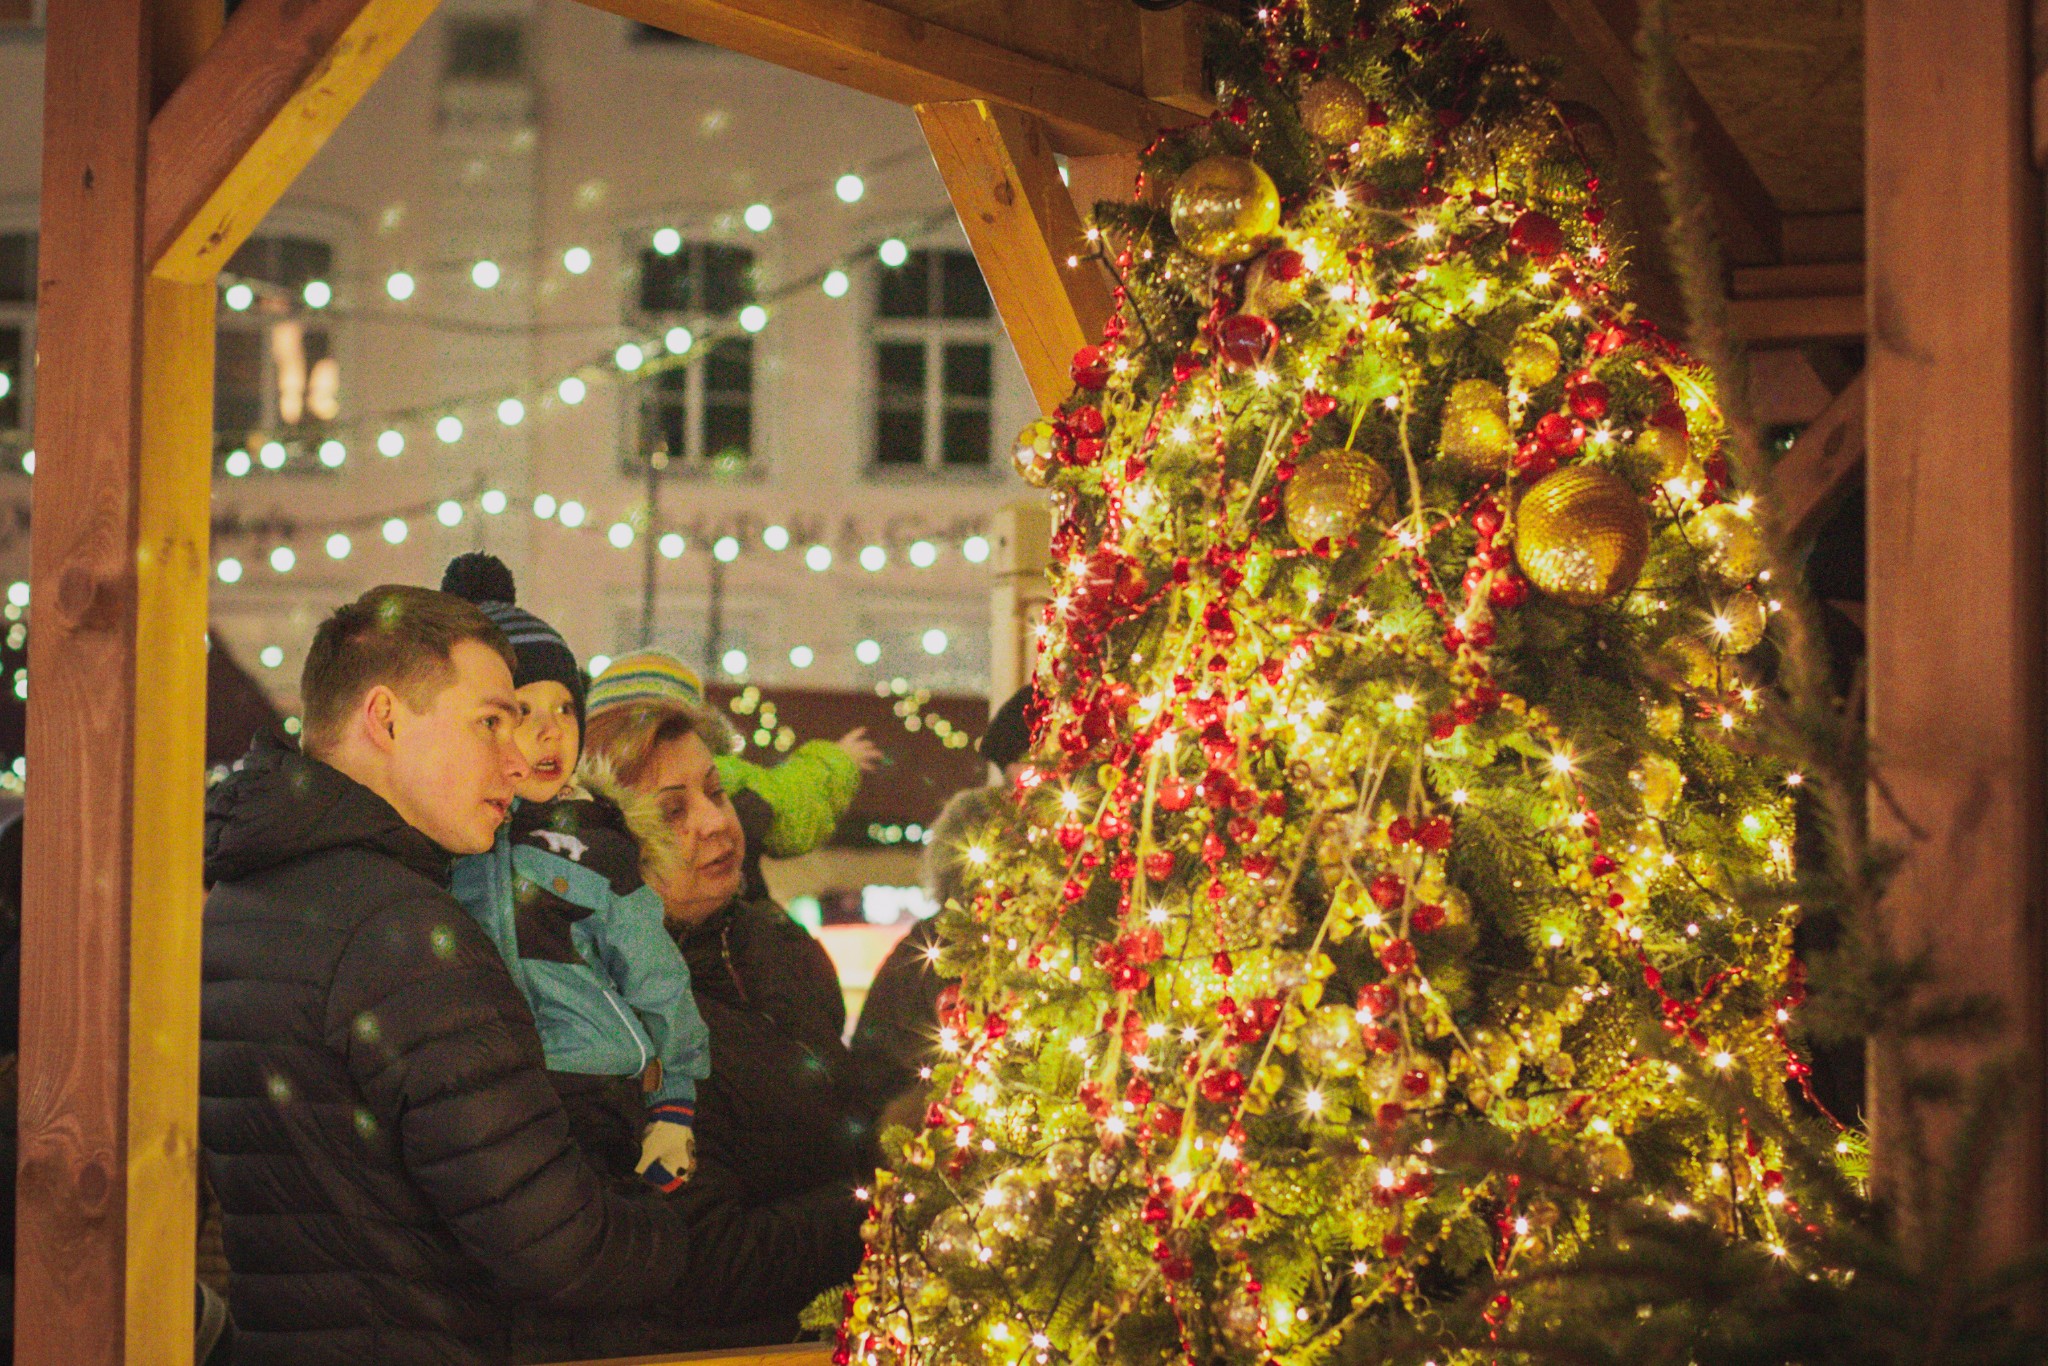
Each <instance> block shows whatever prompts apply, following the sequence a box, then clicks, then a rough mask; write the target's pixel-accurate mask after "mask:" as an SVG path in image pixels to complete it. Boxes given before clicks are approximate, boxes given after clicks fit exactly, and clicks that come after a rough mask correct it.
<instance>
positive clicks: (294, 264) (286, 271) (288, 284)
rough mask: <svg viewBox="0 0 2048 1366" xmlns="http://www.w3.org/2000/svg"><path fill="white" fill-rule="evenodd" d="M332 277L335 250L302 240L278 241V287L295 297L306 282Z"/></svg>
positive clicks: (297, 238)
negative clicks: (289, 291)
mask: <svg viewBox="0 0 2048 1366" xmlns="http://www.w3.org/2000/svg"><path fill="white" fill-rule="evenodd" d="M333 275H334V248H333V247H330V246H328V245H327V244H326V243H325V242H314V241H309V240H308V239H306V238H304V237H285V238H280V239H279V240H278V244H277V275H276V276H275V277H274V278H275V280H276V282H277V283H278V284H281V285H283V286H284V287H285V288H286V289H289V290H291V291H292V292H293V293H294V294H296V293H297V292H298V291H299V290H301V289H304V288H305V287H306V282H307V281H308V280H327V279H331V278H332V277H333Z"/></svg>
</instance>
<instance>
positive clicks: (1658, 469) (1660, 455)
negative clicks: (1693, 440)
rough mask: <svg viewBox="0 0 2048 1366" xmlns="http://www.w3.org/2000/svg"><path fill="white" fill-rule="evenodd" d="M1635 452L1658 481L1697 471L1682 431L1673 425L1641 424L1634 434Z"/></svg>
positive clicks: (1681, 477) (1694, 473) (1685, 475)
mask: <svg viewBox="0 0 2048 1366" xmlns="http://www.w3.org/2000/svg"><path fill="white" fill-rule="evenodd" d="M1636 454H1637V455H1638V456H1640V457H1642V459H1643V461H1644V463H1645V464H1647V465H1648V466H1649V467H1650V469H1651V470H1653V471H1654V472H1655V474H1656V478H1657V482H1658V483H1660V484H1662V483H1664V482H1666V481H1667V480H1671V479H1683V478H1697V477H1698V475H1699V468H1698V466H1696V465H1694V464H1693V460H1692V449H1691V447H1690V446H1688V445H1687V444H1686V440H1685V433H1684V432H1681V431H1679V430H1678V429H1677V428H1675V427H1658V426H1646V427H1644V428H1643V429H1642V431H1640V432H1638V433H1637V434H1636Z"/></svg>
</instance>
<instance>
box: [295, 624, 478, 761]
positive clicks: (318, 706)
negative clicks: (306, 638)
mask: <svg viewBox="0 0 2048 1366" xmlns="http://www.w3.org/2000/svg"><path fill="white" fill-rule="evenodd" d="M465 640H473V641H475V642H476V643H477V644H479V645H484V646H488V647H489V648H490V649H492V650H494V651H496V652H497V653H498V655H499V656H500V657H501V658H503V659H504V661H505V667H506V668H507V669H513V668H516V667H517V664H516V661H515V656H514V655H513V653H512V646H511V645H510V644H509V643H508V642H507V641H506V639H505V633H504V632H503V631H500V630H499V629H498V628H497V627H496V626H495V625H494V624H492V622H491V619H490V618H489V617H487V616H485V615H484V614H483V613H482V612H481V611H480V610H478V608H477V606H476V604H474V603H469V602H464V601H463V600H462V599H461V598H458V597H456V596H454V595H453V594H451V593H436V592H435V591H434V590H433V589H431V588H414V587H412V586H410V585H407V584H397V583H387V584H381V585H379V586H378V587H376V588H372V589H371V590H370V591H369V592H367V593H365V594H363V595H362V596H361V597H359V598H357V599H356V600H355V601H354V602H351V603H348V604H347V605H345V606H342V607H337V608H335V609H334V613H333V615H332V616H330V617H328V618H327V620H325V621H323V622H321V623H320V629H319V630H318V631H315V632H314V633H313V648H312V649H310V650H308V651H307V652H306V668H305V672H303V673H302V674H300V675H299V697H300V705H301V708H302V711H303V716H302V718H301V722H302V725H303V728H304V733H303V735H302V736H301V738H300V740H299V747H300V748H301V749H303V750H305V752H306V753H308V754H312V755H316V756H317V755H318V754H320V753H321V752H322V751H323V750H326V749H328V748H330V747H331V746H333V745H335V744H337V743H339V742H340V740H341V733H342V731H343V729H344V727H345V725H346V723H347V720H348V716H349V713H350V712H351V711H353V710H354V709H355V705H356V703H357V702H359V701H360V700H362V696H363V694H364V693H366V692H368V691H369V690H370V689H371V688H374V687H376V686H377V685H378V684H380V683H381V684H383V685H384V686H385V687H387V688H389V689H391V690H392V691H393V692H395V693H397V694H398V695H399V697H401V698H403V699H404V700H405V705H407V706H408V707H411V708H412V709H413V710H415V711H426V710H427V709H428V708H430V707H432V706H433V705H434V698H435V696H436V695H438V694H439V693H440V691H441V689H443V688H445V687H447V686H448V684H449V683H450V682H451V681H452V680H453V678H454V675H455V665H454V661H453V660H452V658H451V656H452V655H453V654H454V651H455V647H456V646H457V645H459V644H461V643H462V642H463V641H465Z"/></svg>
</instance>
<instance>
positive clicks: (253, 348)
mask: <svg viewBox="0 0 2048 1366" xmlns="http://www.w3.org/2000/svg"><path fill="white" fill-rule="evenodd" d="M262 425H263V334H262V333H260V332H250V331H244V330H241V329H227V328H224V329H222V330H221V332H220V333H219V334H218V335H217V337H216V338H215V347H214V362H213V430H214V432H215V433H216V434H217V436H218V439H219V440H221V441H224V442H226V443H227V444H228V445H229V446H234V445H238V444H240V443H241V442H242V441H243V440H244V439H245V438H246V437H247V436H248V435H249V433H250V432H253V431H255V430H256V429H257V428H258V427H260V426H262Z"/></svg>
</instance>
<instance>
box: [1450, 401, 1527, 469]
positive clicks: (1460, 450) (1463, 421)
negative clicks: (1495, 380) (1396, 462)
mask: <svg viewBox="0 0 2048 1366" xmlns="http://www.w3.org/2000/svg"><path fill="white" fill-rule="evenodd" d="M1437 444H1438V448H1439V449H1440V450H1441V451H1442V452H1443V454H1444V458H1445V459H1447V460H1453V461H1456V462H1457V463H1458V464H1459V465H1462V466H1463V467H1465V468H1466V469H1468V470H1470V471H1472V472H1473V473H1475V474H1504V473H1506V471H1507V466H1508V458H1509V457H1510V456H1512V455H1513V454H1514V453H1515V431H1514V428H1512V427H1510V426H1509V425H1508V396H1507V395H1506V394H1504V393H1502V392H1501V389H1500V386H1499V385H1497V384H1491V383H1489V382H1487V381H1486V380H1483V379H1461V380H1459V381H1458V382H1457V383H1456V384H1454V385H1452V386H1451V396H1450V397H1449V398H1447V399H1445V400H1444V422H1443V435H1442V436H1441V437H1439V438H1438V442H1437Z"/></svg>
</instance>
